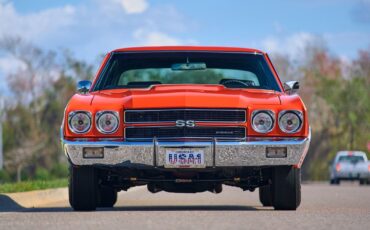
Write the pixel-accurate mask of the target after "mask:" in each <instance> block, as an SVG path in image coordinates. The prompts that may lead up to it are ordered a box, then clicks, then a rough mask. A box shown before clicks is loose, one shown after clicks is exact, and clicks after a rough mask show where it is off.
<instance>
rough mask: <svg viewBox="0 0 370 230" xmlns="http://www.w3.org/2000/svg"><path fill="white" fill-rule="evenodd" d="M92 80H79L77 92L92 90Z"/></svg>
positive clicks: (83, 92)
mask: <svg viewBox="0 0 370 230" xmlns="http://www.w3.org/2000/svg"><path fill="white" fill-rule="evenodd" d="M91 84H92V83H91V81H87V80H84V81H79V82H78V83H77V93H79V94H87V93H88V92H89V91H90V88H91Z"/></svg>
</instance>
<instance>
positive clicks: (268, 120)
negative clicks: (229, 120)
mask: <svg viewBox="0 0 370 230" xmlns="http://www.w3.org/2000/svg"><path fill="white" fill-rule="evenodd" d="M252 128H253V129H254V131H256V132H258V133H268V132H270V131H271V130H272V129H273V128H274V113H273V112H272V111H269V110H257V111H254V112H253V113H252Z"/></svg>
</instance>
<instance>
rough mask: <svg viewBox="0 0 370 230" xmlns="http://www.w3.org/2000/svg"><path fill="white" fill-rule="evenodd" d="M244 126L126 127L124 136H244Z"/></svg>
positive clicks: (147, 137) (146, 137)
mask: <svg viewBox="0 0 370 230" xmlns="http://www.w3.org/2000/svg"><path fill="white" fill-rule="evenodd" d="M245 136H246V135H245V128H244V127H204V126H202V127H192V128H189V127H186V128H178V127H128V128H126V138H145V139H149V138H154V137H157V138H185V137H186V138H191V137H215V138H244V137H245Z"/></svg>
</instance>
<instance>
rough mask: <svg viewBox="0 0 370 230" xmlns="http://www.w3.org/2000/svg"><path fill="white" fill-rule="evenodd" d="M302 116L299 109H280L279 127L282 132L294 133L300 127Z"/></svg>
mask: <svg viewBox="0 0 370 230" xmlns="http://www.w3.org/2000/svg"><path fill="white" fill-rule="evenodd" d="M302 120H303V116H302V113H301V112H300V111H282V112H280V113H279V127H280V129H281V130H282V131H283V132H284V133H296V132H298V131H299V130H300V129H301V127H302Z"/></svg>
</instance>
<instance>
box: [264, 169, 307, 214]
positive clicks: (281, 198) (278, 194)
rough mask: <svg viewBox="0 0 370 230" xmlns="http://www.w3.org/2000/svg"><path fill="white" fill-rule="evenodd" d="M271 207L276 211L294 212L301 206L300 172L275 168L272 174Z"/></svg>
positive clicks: (298, 170)
mask: <svg viewBox="0 0 370 230" xmlns="http://www.w3.org/2000/svg"><path fill="white" fill-rule="evenodd" d="M271 186H272V188H273V206H274V208H275V209H276V210H296V209H297V208H298V206H299V205H300V204H301V170H300V169H298V168H293V167H291V166H283V167H276V168H275V170H274V174H273V183H272V185H271Z"/></svg>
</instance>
